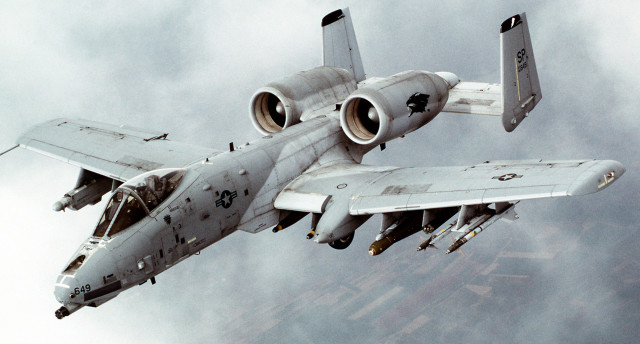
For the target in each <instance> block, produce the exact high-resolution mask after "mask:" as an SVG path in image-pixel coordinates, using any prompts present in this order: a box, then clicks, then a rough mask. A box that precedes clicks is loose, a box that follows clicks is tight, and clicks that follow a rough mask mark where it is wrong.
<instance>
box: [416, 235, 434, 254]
mask: <svg viewBox="0 0 640 344" xmlns="http://www.w3.org/2000/svg"><path fill="white" fill-rule="evenodd" d="M431 240H433V235H432V236H430V237H429V239H427V240H423V241H422V244H420V246H418V250H417V251H418V252H420V251H422V250H426V249H427V247H433V248H436V247H435V246H433V245H432V244H431Z"/></svg>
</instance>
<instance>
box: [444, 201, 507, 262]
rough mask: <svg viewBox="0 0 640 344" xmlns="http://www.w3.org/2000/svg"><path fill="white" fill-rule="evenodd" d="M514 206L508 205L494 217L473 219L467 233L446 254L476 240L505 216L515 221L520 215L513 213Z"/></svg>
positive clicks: (485, 216)
mask: <svg viewBox="0 0 640 344" xmlns="http://www.w3.org/2000/svg"><path fill="white" fill-rule="evenodd" d="M514 206H515V204H511V205H508V206H507V207H506V208H504V209H502V211H500V213H498V214H493V215H492V214H484V215H480V216H478V217H476V218H474V219H472V220H471V221H470V222H469V224H468V225H467V226H468V228H467V229H466V233H465V234H463V235H462V236H461V237H459V238H458V239H457V240H456V241H454V242H453V244H451V246H449V248H448V249H447V251H446V252H445V253H446V254H449V253H451V252H454V251H456V250H457V249H459V248H460V247H461V246H462V245H464V244H466V243H467V242H468V241H469V240H471V239H472V238H474V237H475V236H476V235H478V234H479V233H480V232H482V231H483V230H485V229H486V228H487V227H489V226H491V225H492V224H494V223H495V222H496V221H498V220H499V219H501V218H502V217H504V216H505V215H509V216H510V217H513V218H514V219H517V218H518V215H517V214H516V213H515V211H513V208H514ZM463 228H464V227H463Z"/></svg>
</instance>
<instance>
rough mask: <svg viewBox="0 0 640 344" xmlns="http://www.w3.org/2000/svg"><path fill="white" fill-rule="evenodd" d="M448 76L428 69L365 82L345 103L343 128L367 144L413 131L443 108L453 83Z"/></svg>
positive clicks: (342, 114)
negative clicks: (369, 82) (444, 76)
mask: <svg viewBox="0 0 640 344" xmlns="http://www.w3.org/2000/svg"><path fill="white" fill-rule="evenodd" d="M448 74H451V73H448ZM451 75H453V74H451ZM447 76H449V75H447ZM451 78H453V77H451ZM448 79H449V78H447V80H445V78H443V77H441V76H440V75H437V74H434V73H430V72H426V71H406V72H402V73H398V74H396V75H392V76H390V77H388V78H384V79H381V80H379V81H375V82H373V83H371V84H368V85H365V86H361V87H360V88H359V89H358V90H357V91H355V92H354V93H352V94H351V95H350V96H349V97H348V98H347V99H346V100H345V101H344V103H343V104H342V109H341V110H340V125H341V126H342V130H344V132H345V134H346V135H347V136H348V137H349V138H350V139H351V140H353V141H354V142H356V143H359V144H363V145H374V144H376V145H377V144H381V143H384V142H387V141H389V140H392V139H394V138H397V137H400V136H402V135H404V134H407V133H410V132H412V131H414V130H416V129H418V128H420V127H422V126H423V125H425V124H427V123H428V122H429V121H431V120H432V119H433V118H435V117H436V115H437V114H438V113H439V112H440V111H441V110H442V108H443V107H444V105H445V104H446V102H447V99H448V98H449V88H450V87H452V85H451V83H452V81H448ZM453 79H455V78H453Z"/></svg>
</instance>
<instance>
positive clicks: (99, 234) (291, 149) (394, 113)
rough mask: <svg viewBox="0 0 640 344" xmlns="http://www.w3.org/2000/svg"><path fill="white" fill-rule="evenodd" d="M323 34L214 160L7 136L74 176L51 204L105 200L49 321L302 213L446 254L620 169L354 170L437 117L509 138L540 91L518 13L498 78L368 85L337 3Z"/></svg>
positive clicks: (578, 165) (49, 128) (133, 142)
mask: <svg viewBox="0 0 640 344" xmlns="http://www.w3.org/2000/svg"><path fill="white" fill-rule="evenodd" d="M322 29H323V42H324V45H323V48H324V49H323V55H324V56H323V57H324V59H323V62H324V63H323V65H322V66H320V67H316V68H313V69H310V70H307V71H303V72H299V73H296V74H293V75H291V76H289V77H286V78H283V79H281V80H278V81H276V82H272V83H270V84H268V85H266V86H265V87H262V88H260V89H258V91H257V92H256V93H255V94H254V95H253V97H252V99H251V101H250V114H251V120H252V122H253V124H254V126H255V127H256V129H258V131H260V132H261V133H262V134H264V137H262V138H260V139H257V140H255V141H252V142H250V143H247V144H245V145H243V146H241V147H234V146H233V145H231V146H230V147H229V150H228V151H218V150H214V149H210V148H206V147H199V146H194V145H190V144H185V143H179V142H175V141H170V140H168V139H167V134H166V133H164V132H154V131H150V130H147V129H136V128H131V127H127V126H116V125H110V124H103V123H98V122H93V121H87V120H72V119H56V120H52V121H49V122H46V123H43V124H40V125H37V126H35V127H33V128H32V129H30V130H29V131H28V132H27V133H25V134H24V135H23V136H22V137H21V138H20V139H19V141H18V144H19V145H20V146H22V147H24V148H27V149H30V150H33V151H36V152H39V153H43V154H45V155H48V156H51V157H54V158H57V159H61V160H63V161H66V162H68V163H70V164H74V165H77V166H79V167H80V168H81V169H80V175H79V177H78V180H77V183H76V185H75V187H74V188H73V189H72V190H71V191H69V192H68V193H67V194H65V195H64V197H62V199H61V200H60V201H58V202H56V203H55V204H54V210H57V211H59V210H63V209H65V208H68V209H73V210H79V209H81V208H83V207H84V206H86V205H88V204H95V203H97V202H98V201H99V200H100V199H101V198H102V196H103V195H104V194H106V193H107V192H111V196H110V199H109V201H108V203H107V206H106V209H105V210H104V213H103V214H102V216H101V217H100V218H99V220H98V223H97V225H96V227H95V229H93V233H92V234H91V235H90V237H89V238H88V239H87V240H86V241H85V242H83V243H82V244H81V245H80V248H79V249H78V250H77V251H76V252H75V253H74V254H73V256H72V257H71V259H70V261H69V263H68V264H67V265H66V266H65V268H64V270H62V272H61V273H60V275H59V276H58V278H57V280H56V282H55V291H54V294H55V297H56V299H57V300H58V301H59V302H60V303H62V307H61V308H60V309H58V310H57V311H56V312H55V314H56V316H57V317H58V318H63V317H65V316H68V315H69V314H71V313H73V312H75V311H77V310H78V309H80V308H82V307H83V306H92V307H96V306H99V305H101V304H103V303H105V302H107V301H109V300H111V299H113V298H114V297H116V296H117V295H118V294H119V293H120V292H122V291H123V290H126V289H128V288H131V287H133V286H136V285H138V284H141V283H143V282H145V281H147V280H150V281H151V282H152V283H155V276H156V275H158V274H159V273H161V272H163V271H165V270H167V269H168V268H170V267H172V266H174V265H176V264H177V263H179V262H180V261H182V260H184V259H186V258H187V257H189V256H190V255H193V254H195V253H197V252H199V251H200V250H202V249H204V248H205V247H207V246H209V245H211V244H213V243H215V242H217V241H218V240H220V239H222V238H224V237H226V236H227V235H229V234H231V233H233V232H235V231H237V230H241V231H246V232H250V233H257V232H260V231H262V230H264V229H267V228H269V229H273V231H274V232H277V231H279V230H281V229H283V228H286V227H288V226H290V225H292V224H294V223H295V222H297V221H298V220H300V219H302V218H303V217H305V216H306V215H307V214H309V213H310V214H311V226H310V230H311V231H310V232H309V233H308V234H307V237H308V238H309V239H313V240H314V241H315V242H317V243H327V244H329V246H331V247H333V248H335V249H344V248H346V247H347V246H349V244H350V243H351V241H352V239H353V236H354V232H355V231H356V229H357V228H358V227H360V226H361V225H362V224H363V223H364V222H365V221H367V219H369V217H371V216H372V215H373V214H382V216H381V217H382V223H381V227H380V234H379V235H378V236H377V237H376V239H375V242H373V244H372V245H371V248H370V251H369V253H370V254H372V255H376V254H380V253H381V252H382V251H383V250H385V249H386V248H388V247H389V246H390V245H391V244H393V243H394V242H396V241H398V240H400V239H402V238H404V237H407V236H409V235H411V234H414V233H416V232H418V231H421V230H422V231H424V232H426V233H427V235H429V234H430V236H429V237H428V239H426V240H425V241H424V242H423V243H422V245H420V247H418V249H419V250H420V249H424V248H427V247H429V246H432V245H434V244H436V243H438V242H439V241H440V240H441V239H442V238H443V237H445V236H450V237H451V238H453V239H452V240H451V245H450V247H449V248H448V250H447V253H449V252H452V251H455V250H457V249H458V248H459V247H460V246H461V245H462V244H464V243H466V242H467V241H468V240H470V239H471V238H473V237H474V236H475V235H476V234H478V233H479V232H480V231H482V230H483V229H485V228H486V227H487V226H488V225H490V224H491V223H493V222H495V221H496V220H497V219H499V218H507V217H511V218H513V217H515V212H514V209H513V208H514V205H515V203H517V202H518V201H520V200H524V199H534V198H547V197H559V196H573V195H585V194H589V193H593V192H596V191H600V190H602V189H604V188H606V187H607V186H608V185H609V184H611V183H612V182H613V181H615V180H616V179H617V178H619V177H620V176H621V175H622V174H623V173H624V171H625V169H624V167H623V166H622V165H621V164H620V163H618V162H616V161H603V160H579V161H541V160H536V161H531V160H527V161H487V162H484V163H480V164H478V165H473V166H463V167H413V168H398V167H389V166H365V165H361V164H360V162H361V161H362V157H363V155H364V154H365V153H367V152H369V151H370V150H372V149H374V148H376V147H378V146H381V147H382V148H384V145H385V143H386V142H387V141H390V140H393V139H395V138H398V137H401V136H403V135H405V134H408V133H410V132H412V131H415V130H418V129H420V128H421V127H422V126H424V125H426V124H427V123H429V122H430V121H431V120H432V119H434V118H435V117H436V115H438V114H439V113H440V112H458V113H474V114H488V115H498V116H501V117H502V124H503V126H504V128H505V129H506V130H507V131H509V132H510V131H512V130H514V129H515V128H516V127H517V126H518V125H519V124H520V123H521V122H522V120H523V119H524V118H525V116H526V115H527V114H528V113H529V111H531V110H532V109H533V108H534V106H536V104H537V103H538V102H539V101H540V99H541V97H542V95H541V92H540V85H539V81H538V75H537V72H536V65H535V61H534V56H533V50H532V45H531V41H530V37H529V29H528V26H527V19H526V16H525V14H524V13H522V14H520V15H514V16H513V17H510V18H508V19H507V20H505V21H504V22H503V23H502V25H501V26H500V41H501V50H502V51H501V63H500V64H501V69H502V73H501V84H500V85H496V84H487V83H476V82H461V81H460V80H459V78H458V77H457V76H456V75H455V74H453V73H449V72H438V73H431V72H427V71H418V70H411V71H406V72H402V73H399V74H396V75H392V76H390V77H386V78H368V79H366V78H365V73H364V69H363V66H362V62H361V59H360V53H359V51H358V45H357V43H356V38H355V33H354V30H353V25H352V22H351V18H350V14H349V11H348V9H342V10H337V11H335V12H332V13H330V14H328V15H327V16H325V17H324V18H323V20H322ZM456 214H457V215H456ZM454 215H455V216H456V217H455V221H454V222H453V225H450V226H446V225H444V226H443V224H444V223H445V222H448V221H447V220H449V219H450V218H452V217H453V216H454ZM439 227H443V228H442V229H440V228H439ZM447 241H448V240H446V241H442V242H447ZM447 244H448V243H447Z"/></svg>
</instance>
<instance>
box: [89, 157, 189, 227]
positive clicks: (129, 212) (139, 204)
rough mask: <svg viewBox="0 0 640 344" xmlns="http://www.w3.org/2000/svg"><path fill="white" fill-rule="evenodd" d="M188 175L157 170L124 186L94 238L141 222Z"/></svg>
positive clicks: (175, 171) (140, 176) (182, 172)
mask: <svg viewBox="0 0 640 344" xmlns="http://www.w3.org/2000/svg"><path fill="white" fill-rule="evenodd" d="M186 172H187V170H185V169H162V170H155V171H151V172H147V173H144V174H141V175H139V176H137V177H135V178H133V179H131V180H129V181H128V182H126V183H124V184H122V185H121V186H120V187H119V188H118V189H117V190H116V192H115V193H114V194H113V196H112V197H111V199H110V200H109V203H108V204H107V208H106V209H105V211H104V213H103V214H102V217H101V218H100V221H98V226H97V227H96V230H95V231H94V232H93V236H94V237H99V238H101V237H103V236H105V234H107V236H109V237H112V236H114V235H116V234H118V233H120V232H122V231H123V230H125V229H127V228H129V227H130V226H131V225H133V224H135V223H136V222H138V221H140V220H142V218H144V217H145V216H147V215H148V214H150V213H151V212H152V211H153V209H155V208H156V207H157V206H158V205H160V203H162V202H163V201H164V200H165V199H167V198H168V197H169V196H170V195H171V194H172V193H173V191H175V189H176V188H177V187H178V185H179V184H180V181H181V180H182V177H183V176H184V174H185V173H186ZM107 232H108V233H107Z"/></svg>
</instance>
